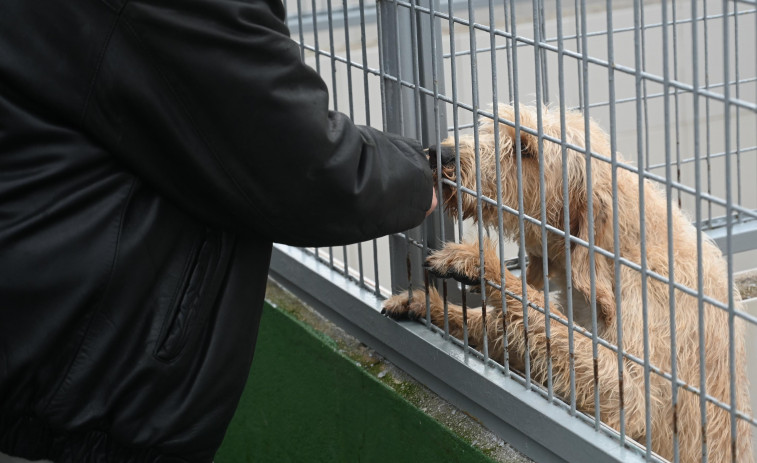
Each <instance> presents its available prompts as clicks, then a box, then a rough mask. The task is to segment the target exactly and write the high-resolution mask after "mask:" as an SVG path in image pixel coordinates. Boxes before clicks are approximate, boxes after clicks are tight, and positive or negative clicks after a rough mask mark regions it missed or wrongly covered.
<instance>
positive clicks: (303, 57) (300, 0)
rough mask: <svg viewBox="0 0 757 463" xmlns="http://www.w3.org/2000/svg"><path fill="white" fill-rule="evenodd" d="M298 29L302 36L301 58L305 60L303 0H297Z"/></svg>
mask: <svg viewBox="0 0 757 463" xmlns="http://www.w3.org/2000/svg"><path fill="white" fill-rule="evenodd" d="M297 29H298V30H297V32H299V36H300V59H301V60H302V61H305V36H304V35H303V32H302V0H297Z"/></svg>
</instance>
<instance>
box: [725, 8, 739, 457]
mask: <svg viewBox="0 0 757 463" xmlns="http://www.w3.org/2000/svg"><path fill="white" fill-rule="evenodd" d="M728 3H729V2H728V0H723V104H724V106H725V107H724V108H723V112H724V115H723V119H724V120H723V122H724V126H725V127H724V131H725V146H724V148H725V149H724V152H725V173H726V178H725V184H726V190H725V203H726V206H725V217H726V252H725V256H726V262H727V266H728V366H729V368H728V373H729V375H728V378H729V386H730V391H729V392H730V397H731V412H730V415H731V458H732V460H733V461H736V437H737V435H736V410H737V408H736V345H735V343H734V341H735V339H736V336H735V323H734V320H735V316H736V301H735V300H734V295H733V251H732V250H733V243H732V241H733V236H732V235H733V191H732V188H731V185H730V177H731V84H730V75H731V57H730V36H729V24H728V23H729V21H728ZM734 17H735V16H734Z"/></svg>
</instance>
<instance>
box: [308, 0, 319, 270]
mask: <svg viewBox="0 0 757 463" xmlns="http://www.w3.org/2000/svg"><path fill="white" fill-rule="evenodd" d="M315 1H316V0H311V1H310V10H311V11H310V13H311V16H312V18H313V48H314V49H315V72H316V73H317V74H318V75H319V76H320V75H321V46H320V44H319V41H318V15H317V14H316V6H315ZM313 252H314V253H315V257H316V259H318V258H320V256H319V252H318V248H314V249H313Z"/></svg>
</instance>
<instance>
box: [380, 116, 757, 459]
mask: <svg viewBox="0 0 757 463" xmlns="http://www.w3.org/2000/svg"><path fill="white" fill-rule="evenodd" d="M537 111H538V110H537V109H536V108H534V107H527V106H520V111H519V113H520V124H521V127H527V128H531V129H532V130H533V131H534V132H535V131H536V127H537ZM498 113H499V117H500V118H502V119H504V120H508V121H513V120H515V114H514V108H513V107H512V106H504V105H500V107H499V110H498ZM542 116H543V132H544V134H545V135H547V136H550V137H553V138H555V139H558V140H559V139H560V137H561V133H560V132H561V130H560V128H561V123H560V113H559V111H556V110H551V109H544V110H543V111H542ZM584 127H585V126H584V116H583V115H582V114H580V113H576V112H571V113H568V114H566V127H565V140H566V142H567V146H568V147H570V146H573V147H578V148H581V149H584V147H585V143H584V142H585V130H584ZM499 132H500V140H499V152H495V133H494V127H493V123H492V122H491V121H489V122H486V123H484V124H482V125H481V127H480V129H479V148H480V149H479V152H478V157H479V164H480V173H481V185H480V189H481V192H482V194H483V195H484V196H486V197H488V198H497V186H498V185H497V182H496V174H495V173H496V170H495V167H496V163H499V165H500V169H501V184H500V185H499V186H500V189H501V195H502V203H503V204H504V205H505V206H509V207H510V208H512V209H515V210H517V209H518V192H517V185H518V183H519V181H521V182H522V185H523V208H524V210H523V212H524V213H525V214H526V215H528V216H530V217H533V218H536V219H539V218H540V217H541V214H542V211H541V200H540V198H541V192H540V186H539V185H540V182H539V175H540V169H543V172H544V178H545V182H544V184H545V190H544V198H545V199H546V204H545V208H546V210H545V212H546V221H547V224H548V225H550V226H552V227H555V228H557V229H559V230H565V228H566V226H568V227H569V228H570V234H571V235H572V236H574V237H576V238H579V239H581V240H582V241H583V242H586V243H588V242H590V240H591V239H593V240H594V244H595V246H596V247H598V248H602V249H603V250H606V251H608V252H610V253H613V252H614V250H615V244H616V243H615V240H614V239H613V236H614V235H613V215H614V214H617V218H618V226H619V240H618V243H617V244H618V248H619V253H620V256H621V258H622V259H624V261H626V262H628V261H630V262H631V263H633V264H636V265H637V266H641V265H642V258H644V259H645V260H646V261H645V262H646V264H645V265H646V268H647V269H648V271H649V272H653V273H654V274H657V277H655V276H654V275H650V276H648V277H647V278H646V281H645V282H643V281H642V275H641V272H640V271H639V270H638V268H640V267H637V268H632V267H631V266H629V265H627V264H621V266H620V285H619V288H616V280H615V262H614V259H612V258H609V257H607V256H605V255H602V254H600V253H598V252H594V253H593V254H594V255H593V256H592V255H591V253H590V251H589V249H588V247H587V246H585V245H584V244H583V243H578V242H575V241H571V244H570V253H569V258H570V260H569V262H570V264H569V266H570V275H571V277H570V282H569V283H570V284H567V283H568V281H567V279H566V270H567V269H566V257H567V256H566V246H565V238H564V237H563V236H562V235H560V234H558V233H554V232H550V233H548V235H547V243H546V249H547V255H543V254H544V253H543V251H542V249H543V247H542V230H541V227H540V225H538V224H535V223H532V222H529V221H527V222H526V223H525V228H524V232H523V233H524V236H523V238H524V241H525V251H526V253H527V255H528V262H529V264H528V267H527V268H526V281H527V283H528V284H527V286H526V287H525V288H526V299H527V301H528V304H529V309H528V330H527V331H525V330H524V326H525V325H524V310H523V307H524V305H525V304H524V302H523V301H522V295H523V288H524V286H523V283H522V281H521V279H520V278H519V277H516V276H514V275H513V274H511V273H510V272H505V275H504V281H505V289H506V291H507V293H510V294H506V301H505V302H506V311H505V314H504V320H503V312H502V310H501V307H502V299H501V298H502V294H503V293H502V291H499V290H497V289H495V288H494V287H492V286H491V285H487V287H486V288H485V291H484V293H485V306H486V307H489V308H494V309H493V310H491V311H489V312H488V314H487V315H484V314H483V313H482V311H468V312H467V324H468V330H469V342H470V344H471V345H473V346H474V347H478V348H481V347H482V346H483V339H484V337H483V331H484V325H486V326H485V329H486V332H487V339H488V349H489V353H490V355H491V357H492V358H495V359H502V358H504V351H503V349H504V348H505V346H507V349H508V354H509V359H510V364H511V366H513V367H514V368H516V369H522V368H523V366H524V362H525V353H526V352H525V351H526V349H528V351H529V355H530V370H531V376H532V378H534V380H535V381H538V382H540V383H543V384H546V383H547V379H548V378H547V377H548V374H549V371H548V361H547V360H551V364H552V381H553V387H554V391H555V393H556V394H557V395H559V396H561V397H562V398H564V399H566V400H568V398H569V397H570V393H571V386H570V369H571V368H572V369H573V370H574V371H575V400H576V406H577V408H578V409H579V410H581V411H584V412H586V413H589V414H594V413H595V401H594V394H595V387H597V388H598V394H599V406H600V407H599V408H600V412H599V415H600V418H601V420H602V421H603V422H605V423H606V424H608V425H609V426H611V427H613V428H615V429H620V425H621V423H620V420H621V413H620V410H621V407H622V408H624V409H625V417H624V421H625V432H626V434H627V435H628V436H629V437H631V438H633V439H635V440H636V441H638V442H640V443H642V444H643V443H645V442H646V436H647V433H651V442H652V450H653V451H654V452H656V453H658V454H659V455H661V456H663V457H665V458H667V459H670V460H672V459H673V454H674V434H675V430H677V436H678V442H679V443H678V445H679V452H680V459H681V461H682V462H694V461H701V457H702V439H703V438H704V439H706V442H705V443H706V448H707V452H708V461H710V462H726V461H732V455H733V453H732V452H735V461H739V462H746V461H751V459H752V453H751V443H750V434H751V429H750V426H749V423H748V422H746V421H745V420H743V419H740V418H737V424H736V437H735V439H732V436H731V415H730V413H729V411H728V409H729V408H730V406H731V389H730V388H731V378H730V375H729V365H730V362H731V357H730V356H729V341H730V342H732V343H733V345H734V348H735V358H734V359H733V361H734V362H735V370H736V376H735V378H733V381H734V383H735V384H734V386H735V392H736V393H735V395H736V400H735V402H736V408H737V410H738V413H739V414H743V415H745V416H748V417H751V411H750V405H749V398H748V383H747V378H746V371H745V351H744V349H745V348H744V339H743V336H744V326H743V324H744V322H743V320H741V319H740V318H739V317H736V319H735V335H734V337H733V338H729V335H728V318H729V316H728V311H727V310H724V309H722V308H719V307H716V306H714V305H712V304H711V303H708V302H704V313H705V317H704V321H703V322H702V321H700V320H699V316H698V313H699V298H698V297H697V295H696V294H697V291H701V293H702V294H703V295H704V300H705V301H719V302H721V303H723V304H725V305H726V306H727V304H728V298H729V294H728V281H727V270H726V264H725V261H724V259H723V257H722V255H721V252H720V250H719V249H718V248H717V247H716V246H715V245H714V244H713V243H712V242H711V241H708V240H707V239H706V238H703V243H702V254H701V256H699V257H700V259H701V262H702V273H701V279H702V281H701V285H700V283H699V281H698V280H699V277H700V275H698V267H697V264H698V262H697V255H698V254H697V235H698V233H699V232H698V231H697V229H696V228H695V227H694V226H692V224H691V222H690V220H689V219H687V217H686V216H685V215H684V214H683V213H682V212H681V211H680V210H679V209H678V208H677V207H674V208H673V211H672V217H671V226H672V228H673V230H672V236H673V252H674V254H673V266H672V268H669V265H668V212H667V201H666V198H665V196H664V193H663V192H661V191H659V190H658V189H657V188H656V187H655V186H653V185H652V184H650V183H649V182H648V181H647V182H645V184H644V211H643V213H644V217H645V219H644V223H645V226H646V233H645V238H646V254H645V255H643V256H642V254H641V249H640V242H641V228H640V223H641V220H640V201H639V177H638V174H637V173H634V172H630V171H628V170H627V169H623V168H618V169H617V170H616V174H617V190H616V191H617V193H616V195H617V209H616V210H614V208H613V191H614V189H613V179H612V166H611V164H610V163H609V162H607V161H604V160H600V159H596V157H592V159H591V178H587V165H586V164H587V163H586V155H585V154H584V153H582V152H578V151H575V150H572V149H568V150H567V159H566V162H567V171H568V174H567V178H568V182H569V184H568V185H567V191H568V197H567V198H565V197H564V195H563V150H562V147H561V145H560V144H559V143H555V142H552V141H549V140H543V141H542V143H543V149H542V153H540V152H539V148H538V138H537V137H536V136H535V135H533V134H531V133H527V132H526V131H521V134H520V143H521V159H522V180H519V178H518V175H517V162H516V161H517V155H516V151H517V150H516V140H515V130H514V128H513V127H511V126H509V125H506V124H504V123H501V124H499ZM590 149H591V151H592V152H594V153H597V154H599V155H600V156H604V157H605V158H608V159H609V158H610V156H611V152H610V144H609V141H608V137H607V135H606V134H605V133H604V132H603V131H602V130H601V129H600V128H599V127H598V126H596V125H595V124H594V123H590ZM459 152H460V172H459V176H460V179H459V180H460V184H461V185H462V186H463V187H465V188H468V189H470V190H472V191H477V185H476V168H475V167H476V152H475V148H474V139H473V137H472V136H465V137H462V138H461V139H460V140H459ZM441 154H442V164H443V165H442V166H441V168H440V169H439V171H440V173H441V175H443V177H445V178H447V179H450V180H452V181H453V182H456V181H457V175H458V173H457V172H456V169H455V165H454V164H455V144H454V140H450V139H448V140H446V141H445V142H444V143H442V153H441ZM431 157H432V159H431V161H432V164H435V162H434V161H435V160H434V159H433V158H434V157H435V154H434V153H432V156H431ZM618 161H620V162H622V161H623V160H622V159H621V158H620V157H618ZM588 182H591V185H592V199H593V207H592V210H593V214H592V216H593V225H591V226H590V221H589V208H588V193H587V186H588V185H587V184H588ZM458 196H459V197H458ZM458 201H460V204H461V210H462V214H463V216H464V217H466V218H473V219H474V220H476V219H477V218H478V217H477V201H476V198H475V196H474V195H471V194H467V193H464V192H462V193H461V192H460V191H458V189H457V188H455V187H451V186H449V185H446V186H445V188H444V204H445V207H446V209H447V211H448V212H449V213H450V214H451V215H452V216H456V214H457V212H458V207H459V206H458V204H459V203H458ZM563 201H568V205H569V206H568V211H569V214H568V216H569V217H568V218H567V220H566V217H565V215H564V212H563V210H564V208H563ZM497 214H498V210H497V208H496V207H495V206H492V205H491V204H489V203H486V202H484V203H483V214H482V221H483V224H484V225H486V226H488V227H497V226H498V224H499V219H500V218H499V217H498V215H497ZM502 215H503V216H502V217H501V220H502V225H503V228H504V229H503V231H504V233H505V235H506V236H508V237H509V238H511V239H518V238H519V236H520V231H519V223H518V216H517V215H515V214H510V213H502ZM566 222H567V223H566ZM590 227H591V228H590ZM591 235H593V237H592V236H591ZM483 247H484V249H483V254H484V263H483V265H484V276H485V278H486V280H487V281H488V282H490V283H494V284H496V285H500V282H501V281H502V280H503V278H502V274H501V271H500V269H501V265H500V264H501V263H500V258H499V254H498V252H497V251H496V249H495V247H494V246H493V245H492V244H491V243H490V242H489V241H488V240H485V242H484V243H483ZM479 256H480V249H479V244H478V243H461V244H455V243H447V244H446V246H444V247H443V248H442V249H441V250H439V251H436V252H434V253H433V254H432V255H431V256H430V257H429V258H428V261H427V265H428V267H429V269H430V270H431V271H432V272H433V273H435V274H437V275H439V276H443V277H454V278H456V279H458V280H460V281H463V282H466V283H469V284H478V283H479V282H480V281H481V280H480V275H481V273H480V272H481V265H482V263H481V262H480V257H479ZM545 260H546V264H547V265H548V277H549V282H550V285H551V286H550V291H555V286H557V287H558V288H561V289H560V290H559V293H558V294H557V300H556V301H555V298H554V297H552V298H551V299H550V307H551V309H550V310H551V311H552V314H553V315H554V314H555V312H557V311H559V313H558V316H559V317H560V318H563V319H564V318H565V317H566V310H565V308H567V307H568V304H567V303H568V298H570V297H572V298H573V300H575V302H576V303H575V308H574V314H575V316H574V320H575V323H576V324H577V325H579V326H582V327H583V328H585V329H586V330H591V318H592V317H591V306H592V304H591V302H592V292H593V293H594V295H595V297H594V300H595V301H596V304H595V305H596V317H597V333H598V335H599V337H601V338H602V339H604V340H606V341H607V342H608V343H609V344H611V345H613V346H617V344H618V323H619V322H622V325H621V327H622V344H621V348H622V350H623V351H624V353H626V354H629V355H626V356H624V359H623V362H622V363H623V365H622V370H621V371H622V381H621V380H619V368H618V354H617V351H615V350H612V349H610V348H608V347H606V346H603V345H602V344H600V345H599V346H598V354H597V358H596V359H595V358H594V356H593V354H592V339H591V337H588V336H586V335H584V334H581V333H579V332H574V333H573V334H574V336H573V337H574V355H573V365H571V360H570V359H571V353H570V352H569V329H568V326H567V325H566V324H565V323H560V322H559V321H557V320H552V322H551V335H550V337H549V338H548V337H547V335H546V330H545V316H544V314H543V313H542V311H539V310H536V309H535V308H534V307H531V306H530V304H533V305H536V306H539V307H544V292H543V289H544V278H543V265H544V263H545V262H544V261H545ZM592 265H593V273H594V278H593V280H594V281H593V282H592ZM660 277H661V278H662V279H668V278H671V279H673V280H674V281H675V283H676V285H677V286H676V287H675V289H674V291H673V295H672V299H671V294H670V291H671V289H670V285H669V284H668V283H667V281H660ZM565 288H572V290H570V291H568V290H565ZM681 288H691V289H692V290H693V294H691V292H689V293H687V292H686V291H683V290H681ZM644 290H645V291H646V303H645V302H644V300H645V298H644V295H643V294H644V293H643V291H644ZM616 294H617V297H616ZM733 297H734V299H735V301H736V307H737V309H740V298H739V295H738V294H734V295H733ZM429 298H430V313H431V320H432V323H434V324H435V325H437V326H439V327H442V326H444V301H443V300H442V299H441V297H440V296H439V294H438V293H437V292H436V290H435V289H433V288H430V289H429ZM425 301H426V297H425V294H423V293H422V292H420V291H415V292H414V297H412V298H408V294H407V293H404V294H400V295H396V296H393V297H392V298H390V299H389V300H387V301H386V303H385V305H384V311H385V313H386V314H388V315H389V316H391V317H393V318H420V317H425V315H426V304H425ZM581 306H584V307H585V308H588V309H585V310H587V311H582V310H581ZM671 307H672V308H673V312H674V320H673V325H674V326H675V336H676V342H675V355H676V360H677V363H676V365H677V368H676V370H677V371H676V377H677V380H678V381H679V382H680V383H679V386H678V387H677V394H678V398H677V403H676V404H674V403H673V393H672V382H671V377H672V368H671V345H672V344H671ZM645 309H646V312H647V314H648V315H647V325H648V326H647V336H646V340H645V336H644V331H645V328H644V310H645ZM448 311H449V317H448V318H449V330H450V333H451V334H453V335H454V336H456V337H458V338H460V337H462V335H463V325H464V320H463V310H462V308H461V307H457V306H454V305H452V304H449V305H448ZM619 318H620V320H619ZM700 323H703V326H704V346H700V342H699V339H700V338H699V325H700ZM505 332H506V333H507V335H506V338H507V339H506V342H505V339H504V337H505V336H504V335H503V333H505ZM645 342H646V343H647V344H648V356H649V362H650V364H651V365H652V374H651V377H650V385H649V392H650V396H651V400H650V403H649V407H650V416H651V429H647V428H646V419H645V413H646V411H645V393H644V390H645V385H644V367H643V363H642V362H639V359H641V360H642V361H643V359H644V358H645ZM700 349H701V350H703V353H704V354H703V355H704V363H705V371H706V384H705V388H701V387H700V386H701V385H700V367H699V365H700ZM630 356H633V357H630ZM634 357H635V359H634ZM681 383H682V384H681ZM700 391H701V392H704V393H705V394H707V395H708V396H710V397H711V398H713V399H714V400H716V401H717V402H718V403H714V402H713V400H708V401H707V403H706V405H705V408H706V432H705V433H704V436H703V427H702V417H701V413H700V395H699V392H700ZM737 417H738V415H737Z"/></svg>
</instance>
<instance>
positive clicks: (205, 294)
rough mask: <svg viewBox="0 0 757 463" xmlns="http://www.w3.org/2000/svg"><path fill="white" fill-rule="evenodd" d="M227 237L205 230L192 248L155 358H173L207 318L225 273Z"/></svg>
mask: <svg viewBox="0 0 757 463" xmlns="http://www.w3.org/2000/svg"><path fill="white" fill-rule="evenodd" d="M227 241H228V239H226V238H225V237H224V235H223V234H222V233H221V232H216V231H213V230H206V232H205V235H204V237H203V238H202V239H201V240H200V241H199V242H198V244H197V245H196V246H195V247H194V249H193V250H192V252H191V254H190V257H189V259H188V265H187V270H186V271H185V272H184V278H183V282H182V284H181V286H180V290H179V292H178V293H177V296H176V297H175V299H174V303H173V304H172V309H171V310H170V311H169V312H168V314H167V316H166V319H165V320H164V322H163V328H162V329H161V332H160V335H159V336H158V340H157V343H156V347H155V351H154V353H153V355H154V356H155V357H156V358H157V359H159V360H162V361H165V362H170V361H172V360H174V359H176V357H178V356H179V354H180V353H181V352H182V350H183V349H184V346H185V345H186V344H187V342H188V341H189V339H190V338H191V337H192V336H193V335H194V333H195V332H196V330H197V327H198V326H201V325H203V324H204V323H205V322H206V320H207V318H208V314H209V312H210V311H211V310H212V308H213V306H214V304H215V301H216V299H217V296H218V293H219V291H220V287H221V284H222V282H223V279H224V278H225V276H226V269H227V267H228V261H229V255H230V250H229V247H230V246H229V245H228V243H227Z"/></svg>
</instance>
